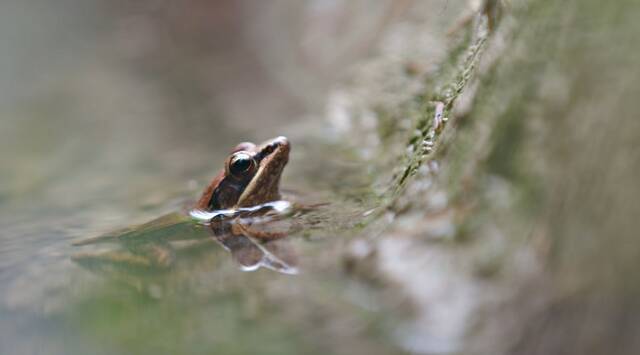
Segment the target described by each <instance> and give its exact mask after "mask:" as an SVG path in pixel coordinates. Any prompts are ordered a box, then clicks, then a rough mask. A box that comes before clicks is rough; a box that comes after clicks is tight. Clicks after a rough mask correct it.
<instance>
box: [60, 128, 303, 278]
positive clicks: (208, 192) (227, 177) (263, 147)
mask: <svg viewBox="0 0 640 355" xmlns="http://www.w3.org/2000/svg"><path fill="white" fill-rule="evenodd" d="M290 149H291V148H290V144H289V141H288V140H287V139H286V138H285V137H277V138H274V139H271V140H268V141H266V142H264V143H262V144H260V145H255V144H253V143H248V142H244V143H240V144H238V145H237V146H236V147H235V148H234V149H233V150H232V152H231V154H230V155H229V156H228V157H227V159H226V160H225V164H224V168H223V169H222V170H221V171H220V173H219V174H218V175H217V176H216V177H215V178H214V179H213V180H212V181H211V183H210V184H209V185H208V186H207V187H206V188H205V190H204V192H203V193H202V195H201V197H200V199H199V200H198V201H197V202H196V203H195V205H194V206H193V209H192V210H191V211H190V213H189V214H187V213H178V212H175V213H170V214H168V215H165V216H162V217H160V218H157V219H155V220H152V221H150V222H148V223H145V224H142V225H139V226H135V227H132V228H126V229H123V230H119V231H116V232H114V233H110V234H108V235H102V236H99V237H95V238H90V239H85V240H81V241H78V242H76V243H74V245H77V246H79V245H87V244H96V243H105V242H111V243H114V242H115V243H119V244H121V246H122V247H123V248H122V250H114V251H107V252H96V253H80V254H76V255H73V256H72V260H74V261H75V262H77V263H78V264H80V265H83V266H85V267H87V268H90V269H96V268H103V266H105V265H109V266H114V265H115V266H123V267H125V268H127V269H128V270H131V269H145V270H148V269H166V268H167V267H169V266H171V265H172V264H173V261H174V249H175V248H174V245H173V244H175V243H184V242H185V241H196V243H197V242H198V241H209V242H210V241H211V238H210V237H211V236H212V235H213V237H214V239H215V240H217V241H218V242H219V243H220V244H222V245H223V247H225V249H228V250H229V251H231V253H232V255H233V256H234V259H236V261H237V262H239V263H240V265H241V266H242V267H243V268H244V269H245V270H255V269H257V268H259V267H260V266H263V267H268V268H272V269H275V270H278V271H281V272H285V273H295V267H294V266H292V265H291V264H292V261H291V260H288V261H287V260H286V259H291V258H290V257H291V255H285V258H281V257H278V256H276V255H274V253H271V252H270V251H269V249H270V248H269V245H268V244H269V242H270V241H275V240H276V239H278V238H280V237H282V236H284V235H285V234H284V233H282V232H274V231H265V230H260V229H259V228H257V229H256V228H255V226H252V223H240V222H235V221H239V220H243V219H246V218H241V217H246V216H247V215H248V216H250V217H251V216H256V215H258V214H262V213H263V212H265V211H266V213H269V210H272V209H273V208H272V205H270V203H273V206H275V204H276V203H275V202H274V201H278V200H279V199H280V191H279V185H280V177H281V175H282V171H283V170H284V167H285V165H286V164H287V162H288V160H289V151H290ZM277 209H282V208H276V210H277ZM202 216H206V218H203V217H202ZM194 219H200V222H204V223H196V222H195V221H194ZM187 244H188V243H187ZM276 250H282V248H281V247H278V248H276ZM289 254H290V253H289ZM283 259H284V260H283Z"/></svg>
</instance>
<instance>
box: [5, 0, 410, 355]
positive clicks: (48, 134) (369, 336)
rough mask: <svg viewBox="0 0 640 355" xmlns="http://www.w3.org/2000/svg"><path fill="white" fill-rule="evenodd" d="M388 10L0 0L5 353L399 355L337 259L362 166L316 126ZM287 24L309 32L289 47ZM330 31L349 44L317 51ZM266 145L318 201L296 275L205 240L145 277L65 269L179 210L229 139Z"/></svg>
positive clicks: (294, 254)
mask: <svg viewBox="0 0 640 355" xmlns="http://www.w3.org/2000/svg"><path fill="white" fill-rule="evenodd" d="M331 3H334V2H331ZM397 3H400V2H397ZM397 3H396V2H389V3H388V4H387V5H380V6H367V8H368V10H370V12H369V15H367V16H363V17H357V16H356V17H354V16H355V15H354V12H355V13H357V10H358V7H357V6H354V7H351V6H347V5H345V4H343V3H342V2H335V4H333V5H331V6H330V5H326V4H324V5H323V4H322V2H308V3H307V4H306V5H305V6H304V7H299V6H291V7H286V6H280V5H278V6H274V7H265V6H260V5H255V6H254V8H251V7H249V6H248V5H247V4H245V3H243V2H240V4H241V5H238V3H235V2H231V1H229V2H219V3H218V2H217V3H216V4H217V5H208V4H206V2H204V1H201V2H198V1H195V2H193V4H191V6H192V7H185V8H182V9H170V8H169V6H164V5H163V6H155V5H153V4H151V3H145V2H143V3H141V4H138V5H130V4H125V3H119V2H115V3H113V2H99V1H95V2H84V1H74V0H67V1H63V2H62V3H59V4H56V5H54V4H52V3H49V2H44V1H40V2H37V1H34V2H29V3H26V2H17V1H16V2H6V3H3V5H1V6H2V10H1V11H0V24H2V26H4V27H6V30H7V31H5V30H3V31H2V32H3V33H10V35H6V36H4V35H3V37H4V38H5V39H6V40H7V41H5V42H0V50H2V52H3V53H12V54H11V55H9V56H3V60H4V62H0V74H1V75H2V77H3V80H2V84H0V85H1V86H2V87H0V90H1V92H2V97H0V100H2V108H1V112H0V117H1V119H0V144H1V146H0V147H1V149H0V161H2V171H0V179H1V183H0V226H1V230H2V232H1V233H0V353H3V354H87V353H92V354H116V353H131V354H157V353H174V354H176V353H190V354H197V353H202V354H205V353H206V354H211V353H220V354H240V353H263V354H288V353H290V354H298V353H325V352H326V351H331V352H336V353H369V354H376V353H394V352H396V351H398V349H397V347H396V345H394V344H393V342H390V341H389V335H388V334H389V332H387V331H385V329H384V327H386V326H389V325H388V324H386V325H385V324H383V323H381V322H379V320H380V317H382V313H380V312H379V310H377V309H375V302H373V300H372V299H371V297H374V296H372V295H371V294H370V293H369V292H368V288H367V287H368V286H367V285H366V284H363V283H360V282H355V281H353V280H349V276H348V275H347V274H345V272H344V260H342V257H341V255H342V253H341V252H340V251H341V250H342V249H343V248H345V246H346V245H347V243H348V240H349V238H350V237H351V236H352V235H354V234H355V233H357V231H358V229H357V228H355V229H354V227H357V226H358V225H359V223H361V222H362V220H363V218H364V217H365V216H367V215H369V214H370V213H371V211H372V208H373V207H374V202H375V197H374V196H375V194H374V193H373V190H372V187H371V186H372V185H371V177H370V174H371V169H370V166H369V165H368V164H367V163H365V162H364V161H362V160H361V159H360V158H358V156H359V155H358V154H354V151H353V149H352V146H351V145H350V144H342V143H340V142H338V141H336V139H335V137H336V136H335V132H334V131H332V130H331V127H330V126H329V125H328V124H327V122H326V121H325V120H324V119H321V118H319V117H320V116H321V115H322V111H323V109H324V105H325V102H326V93H327V90H328V89H329V87H330V86H331V85H333V83H335V81H336V80H337V79H338V78H340V77H341V75H342V74H343V73H344V72H343V71H342V70H341V68H346V67H347V64H349V63H351V62H352V61H354V60H355V59H357V58H360V57H362V56H363V55H364V53H366V51H367V49H368V48H370V47H371V45H372V44H373V43H374V42H375V36H374V37H371V36H370V35H364V34H369V33H372V32H375V31H378V30H380V29H381V28H384V26H385V24H386V23H387V22H388V21H389V18H387V15H386V14H388V13H391V14H393V13H395V12H394V11H398V10H399V9H398V8H397V7H398V6H399V5H398V4H397ZM358 6H361V7H362V6H366V5H362V4H360V5H358ZM361 7H360V8H361ZM391 10H393V11H391ZM262 11H264V12H265V13H264V14H262ZM201 12H206V13H209V14H212V16H214V19H213V20H211V19H210V18H203V16H200V15H199V14H200V13H201ZM299 13H302V16H303V17H304V18H305V19H307V20H313V21H316V22H312V23H311V24H310V25H308V27H306V29H307V30H306V31H305V32H303V33H302V34H296V35H295V36H298V37H295V36H294V35H291V34H290V33H295V31H294V30H292V29H295V28H297V27H296V26H298V27H299V26H301V25H300V24H299V23H298V22H297V21H296V16H292V14H294V15H295V14H299ZM323 16H324V17H323ZM341 16H342V17H341ZM349 16H351V17H349ZM323 18H325V20H326V18H332V19H336V20H335V21H337V22H340V21H339V20H344V19H348V18H351V19H355V20H357V21H353V22H352V23H350V24H346V23H342V22H340V23H337V24H331V23H325V22H323V21H324V20H323ZM27 19H28V20H27ZM282 19H286V21H285V22H284V23H283V22H281V20H282ZM287 21H288V22H287ZM36 23H37V25H34V24H36ZM337 25H340V26H343V27H340V28H338V29H335V31H337V32H339V31H342V32H343V33H345V34H349V36H344V38H342V39H341V42H339V43H337V42H335V40H334V42H331V41H330V40H329V39H327V38H323V37H322V36H323V34H324V33H325V32H326V27H327V26H329V27H332V26H337ZM344 26H347V27H346V28H345V27H344ZM349 26H351V27H349ZM284 29H288V31H289V32H282V31H283V30H284ZM265 31H267V32H266V33H270V34H272V35H271V36H267V37H265V35H264V33H265ZM276 33H277V34H286V35H287V36H289V37H287V38H285V39H284V40H283V39H281V38H280V37H279V36H276V35H274V34H276ZM203 36H208V37H204V38H205V39H203ZM305 36H306V37H305ZM290 37H293V38H290ZM338 37H340V36H333V37H331V38H338ZM305 40H306V41H307V42H308V41H312V42H313V43H315V47H314V46H312V47H308V46H307V47H305V46H304V45H303V46H301V47H300V48H286V47H284V48H283V47H282V45H289V46H290V45H291V44H290V43H298V42H299V43H307V42H305ZM265 41H266V43H265ZM323 41H324V42H323ZM356 44H357V46H356ZM329 45H331V46H333V47H332V48H333V50H334V52H332V53H333V54H334V55H335V58H333V57H332V56H329V55H325V56H324V57H323V56H322V55H324V54H323V53H325V52H323V51H324V49H326V48H328V47H327V46H329ZM265 48H267V49H266V50H265ZM353 48H357V50H353ZM295 50H301V51H302V54H299V56H291V55H289V56H287V54H286V53H293V52H295ZM283 53H284V54H283ZM305 58H306V59H305ZM277 135H286V136H288V137H289V139H290V141H291V143H292V155H291V159H290V162H289V165H288V166H287V168H286V169H285V172H284V176H283V181H282V187H283V189H284V190H285V192H287V194H288V195H290V196H294V197H295V199H297V200H300V201H304V202H306V203H310V204H317V203H320V204H323V203H328V204H325V205H323V206H322V207H319V208H317V209H316V210H313V211H311V212H307V213H305V214H301V215H299V216H297V217H294V219H295V222H296V223H299V224H300V225H301V226H302V228H299V229H298V230H297V231H296V232H294V233H292V234H291V235H290V236H289V237H288V238H287V240H286V245H280V246H277V249H278V250H279V251H280V252H282V250H285V254H286V255H288V256H286V257H285V258H287V257H288V258H291V259H292V260H293V259H295V267H294V268H293V269H291V268H290V269H287V270H284V272H277V271H278V270H279V271H283V270H282V268H280V269H279V268H278V267H263V268H258V269H256V268H255V267H253V268H252V267H248V268H247V267H245V268H244V270H245V271H246V270H251V271H252V272H243V267H242V265H241V264H242V263H241V262H240V263H239V262H238V258H234V256H233V253H229V252H228V251H227V250H225V248H224V247H223V245H220V244H216V243H214V242H211V243H209V244H207V245H205V246H203V247H202V248H198V249H197V250H196V251H195V252H193V251H192V252H189V253H187V254H185V255H178V257H177V258H176V260H177V262H176V264H175V265H173V266H172V267H171V268H169V269H163V270H162V271H158V272H143V273H140V272H135V270H127V269H126V267H125V268H124V270H116V271H117V272H96V270H91V268H86V267H82V265H81V263H77V262H74V261H73V260H72V256H73V255H75V254H77V253H78V252H79V247H76V246H73V245H72V244H73V243H74V242H77V241H79V240H82V239H84V238H90V237H95V236H98V235H101V234H104V233H107V232H110V231H112V230H115V229H118V228H123V227H127V226H131V225H136V224H140V223H144V222H147V221H150V220H152V219H154V218H156V217H158V216H161V215H163V214H166V213H171V212H175V211H179V210H180V209H182V208H183V206H184V205H185V204H186V203H188V201H190V200H193V199H195V198H197V197H198V195H199V194H200V192H201V190H202V189H203V188H204V186H205V184H206V183H207V181H209V179H211V178H212V177H213V176H214V175H215V174H216V173H217V171H218V170H219V169H220V168H221V167H222V163H223V160H224V158H225V156H226V155H227V154H228V152H229V150H230V149H231V148H232V147H233V146H234V145H235V144H237V143H238V142H240V141H245V140H254V141H256V140H257V141H261V140H264V139H267V138H270V137H274V136H277ZM346 143H350V142H346ZM82 248H85V247H82ZM86 248H89V249H88V250H90V251H100V250H102V248H103V247H102V246H87V247H86ZM82 250H85V249H82ZM272 266H273V265H272ZM274 269H276V270H275V271H274ZM99 271H104V270H99ZM112 271H113V270H112Z"/></svg>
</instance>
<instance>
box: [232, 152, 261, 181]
mask: <svg viewBox="0 0 640 355" xmlns="http://www.w3.org/2000/svg"><path fill="white" fill-rule="evenodd" d="M255 165H256V162H255V160H253V157H251V156H250V155H249V154H247V153H244V152H239V153H236V154H234V155H233V157H232V158H231V160H230V161H229V172H230V173H231V175H233V176H235V177H243V176H245V175H246V174H247V173H249V172H251V171H253V170H254V168H255Z"/></svg>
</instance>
